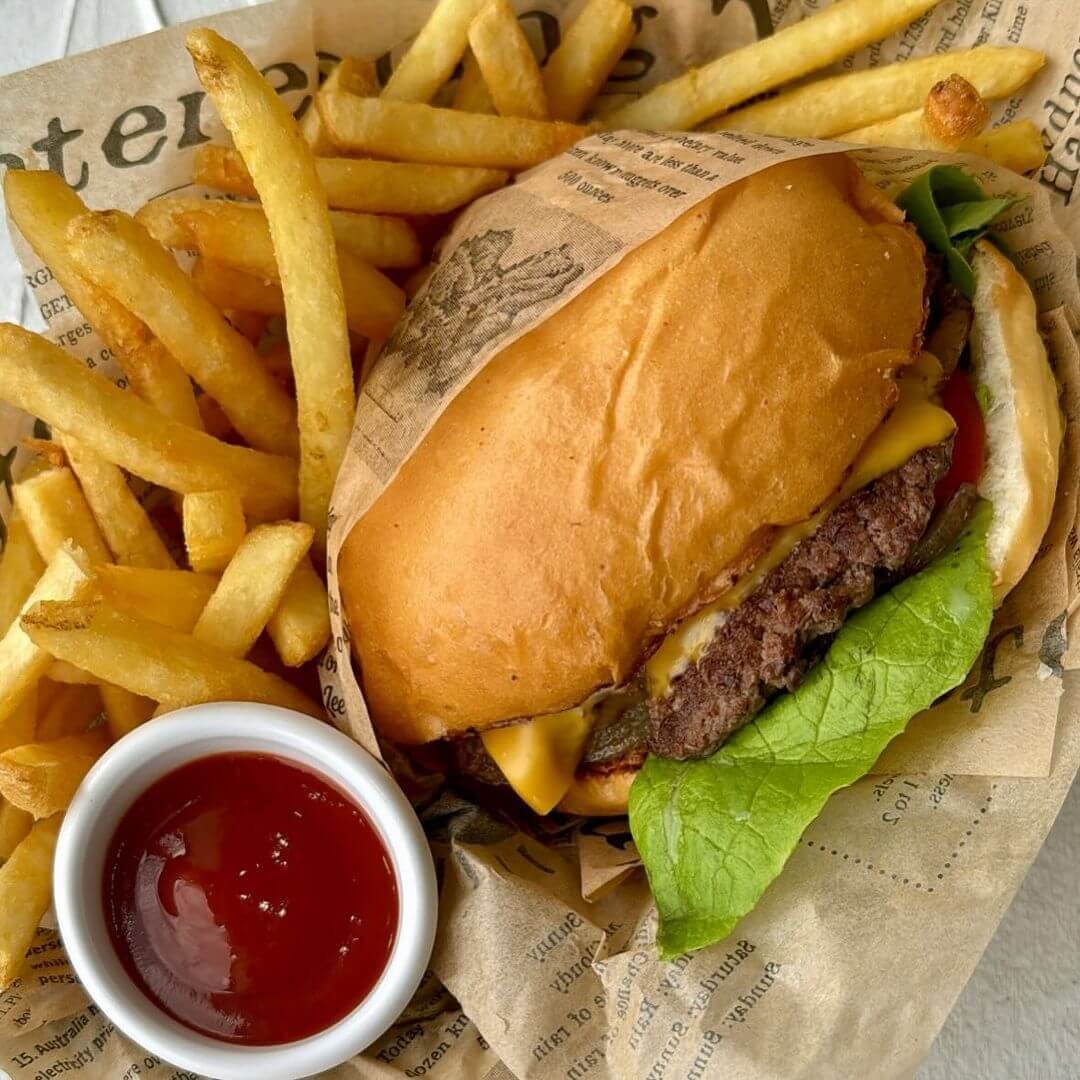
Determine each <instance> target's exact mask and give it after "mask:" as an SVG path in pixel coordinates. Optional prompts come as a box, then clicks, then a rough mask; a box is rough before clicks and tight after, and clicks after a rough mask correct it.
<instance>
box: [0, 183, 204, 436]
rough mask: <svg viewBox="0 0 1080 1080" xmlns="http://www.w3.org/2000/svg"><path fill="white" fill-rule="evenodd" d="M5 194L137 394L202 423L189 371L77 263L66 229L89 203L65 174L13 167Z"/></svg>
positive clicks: (39, 251)
mask: <svg viewBox="0 0 1080 1080" xmlns="http://www.w3.org/2000/svg"><path fill="white" fill-rule="evenodd" d="M4 197H5V200H6V202H7V207H8V211H9V213H10V214H11V217H12V219H13V220H14V221H15V223H16V225H18V227H19V231H20V232H21V233H22V234H23V236H24V237H26V240H27V242H28V243H29V244H30V246H31V247H32V248H33V249H34V250H35V251H36V252H37V254H38V255H39V256H40V258H41V259H42V261H43V262H44V263H46V264H47V265H48V267H49V269H50V270H51V271H52V273H53V276H54V277H55V278H56V280H57V281H58V282H59V283H60V285H61V287H62V288H63V290H64V292H66V293H67V294H68V297H69V298H70V299H71V302H72V303H73V304H74V305H75V306H76V307H77V308H78V309H79V311H81V312H82V314H83V315H84V316H85V318H86V319H87V321H88V322H89V323H90V325H91V326H93V327H94V329H95V330H96V331H97V332H98V333H99V334H100V335H101V337H102V339H103V340H104V342H105V344H106V345H107V346H108V347H109V349H110V350H111V351H112V353H113V355H114V356H115V357H116V359H117V361H118V363H119V364H120V367H121V368H122V369H123V371H124V374H125V375H126V376H127V377H128V379H129V380H130V382H131V385H132V388H133V389H134V390H135V393H137V394H138V395H139V396H140V397H141V398H143V399H144V400H145V401H148V402H150V404H151V405H153V406H154V408H155V409H157V410H158V411H159V412H162V413H164V414H165V415H166V416H168V417H171V418H172V419H173V420H178V421H179V422H180V423H182V424H187V425H188V426H190V427H199V426H200V424H199V413H198V410H197V409H196V407H195V393H194V390H193V388H192V385H191V380H190V379H189V378H188V376H187V372H186V371H184V369H183V368H182V367H180V365H179V364H178V363H177V362H176V360H175V359H173V357H172V356H171V355H170V354H169V352H168V350H167V349H166V348H165V347H164V345H162V344H161V342H160V341H158V340H157V338H155V337H154V336H153V334H151V333H150V330H149V328H148V327H147V326H146V324H145V323H143V322H141V321H140V320H139V319H137V318H136V317H135V316H134V315H132V314H131V312H130V311H128V310H127V308H125V307H124V306H123V305H122V304H119V303H117V301H115V300H114V299H113V298H112V297H111V296H110V295H109V294H108V293H107V292H105V291H104V290H103V289H101V288H99V287H98V286H97V285H95V284H92V283H91V282H90V281H88V280H87V279H86V278H85V277H83V275H82V273H81V272H80V271H79V270H78V269H77V268H76V265H75V262H74V260H73V259H72V258H71V256H70V254H69V252H68V249H67V239H66V236H67V228H68V226H69V225H70V223H71V222H72V221H73V220H74V219H75V218H77V217H79V216H81V215H82V214H84V213H85V212H86V207H85V206H84V205H83V203H82V201H81V200H80V199H79V197H78V195H76V194H75V192H74V191H72V190H71V188H70V187H68V185H67V183H65V181H64V179H63V177H61V176H58V175H57V174H56V173H54V172H50V171H47V170H40V171H36V170H30V169H9V170H8V171H7V173H6V174H5V175H4Z"/></svg>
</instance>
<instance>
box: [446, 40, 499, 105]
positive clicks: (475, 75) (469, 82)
mask: <svg viewBox="0 0 1080 1080" xmlns="http://www.w3.org/2000/svg"><path fill="white" fill-rule="evenodd" d="M450 106H451V108H454V109H460V110H461V111H462V112H478V113H493V112H494V111H495V102H494V101H492V100H491V92H490V91H489V90H488V88H487V83H486V82H484V76H483V75H482V74H481V73H480V65H479V64H478V63H477V62H476V57H475V56H474V55H473V51H472V49H466V50H465V57H464V59H463V60H462V62H461V78H460V79H458V84H457V86H455V87H454V96H453V99H452V100H451V102H450Z"/></svg>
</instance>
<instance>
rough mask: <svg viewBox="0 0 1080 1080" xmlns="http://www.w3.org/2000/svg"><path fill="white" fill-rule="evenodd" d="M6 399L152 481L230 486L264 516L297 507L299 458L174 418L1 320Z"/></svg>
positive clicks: (1, 394) (0, 384) (176, 487)
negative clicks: (222, 438)
mask: <svg viewBox="0 0 1080 1080" xmlns="http://www.w3.org/2000/svg"><path fill="white" fill-rule="evenodd" d="M257 362H258V361H256V363H257ZM0 399H2V400H4V401H7V402H9V403H10V404H12V405H15V406H17V407H18V408H20V409H22V410H23V411H25V412H28V413H30V414H31V415H32V416H39V417H41V419H43V420H44V421H45V422H46V423H48V424H50V425H51V426H53V427H55V428H59V429H61V430H62V431H65V432H67V433H69V434H71V435H75V436H76V437H77V438H80V439H81V440H82V441H83V442H84V443H85V444H86V445H87V446H88V447H90V448H91V449H92V450H94V451H95V452H96V453H97V454H100V455H101V456H102V457H103V458H105V459H106V460H107V461H112V462H113V463H114V464H116V465H119V466H120V467H121V468H123V469H126V470H127V471H128V472H129V473H134V475H136V476H140V477H142V478H143V479H144V480H149V481H150V482H151V483H154V484H160V485H161V486H162V487H166V488H170V489H171V490H173V491H179V492H191V491H208V490H211V489H216V488H229V489H232V490H234V491H236V492H237V494H238V495H239V496H240V498H241V500H242V501H243V503H244V508H245V510H246V511H247V512H248V513H251V514H253V515H255V516H256V517H259V518H263V519H272V518H281V517H288V516H289V515H290V514H291V513H293V511H294V510H295V509H296V463H295V462H294V461H292V460H291V459H289V458H285V457H278V456H275V455H272V454H263V453H260V452H259V451H256V450H249V449H247V448H246V447H241V446H230V445H228V444H227V443H223V442H219V441H218V440H217V439H212V438H211V437H210V436H209V435H207V434H205V433H204V432H202V431H196V430H195V429H193V428H190V427H186V426H185V425H183V424H180V423H177V422H175V421H172V420H169V419H167V418H165V417H163V416H162V415H161V414H160V413H158V412H157V411H156V410H154V409H152V408H150V406H149V405H146V404H145V403H143V402H141V401H139V400H138V398H136V397H135V396H134V395H132V394H127V393H125V392H124V391H123V390H118V389H117V388H116V387H115V386H113V385H112V383H110V382H109V381H108V380H107V379H104V378H102V377H101V376H100V375H95V374H94V373H93V372H91V371H88V370H87V369H86V367H85V366H84V365H83V364H82V363H81V362H80V361H79V360H77V359H76V358H75V357H73V356H69V355H68V354H67V353H65V352H64V350H63V349H60V348H58V347H57V346H55V345H53V344H52V343H50V342H48V341H46V340H45V339H44V338H41V337H38V336H37V335H36V334H31V333H30V332H29V331H27V330H23V329H22V328H21V327H18V326H12V325H10V324H0Z"/></svg>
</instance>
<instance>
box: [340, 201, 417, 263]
mask: <svg viewBox="0 0 1080 1080" xmlns="http://www.w3.org/2000/svg"><path fill="white" fill-rule="evenodd" d="M330 226H331V228H332V229H333V231H334V239H335V240H337V242H338V246H339V247H341V248H344V249H345V250H346V251H349V252H351V253H352V254H353V255H355V256H356V257H357V258H358V259H362V260H363V261H364V262H366V263H370V264H371V265H372V266H384V267H393V268H395V269H408V268H410V267H413V266H419V265H420V260H421V258H422V254H423V253H422V252H421V250H420V241H419V240H418V239H417V238H416V231H415V229H413V227H412V226H411V225H410V224H409V223H408V222H407V221H403V220H402V219H401V218H396V217H386V216H385V215H383V216H380V215H378V214H361V213H351V212H347V211H344V210H331V211H330Z"/></svg>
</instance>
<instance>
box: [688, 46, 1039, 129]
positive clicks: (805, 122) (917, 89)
mask: <svg viewBox="0 0 1080 1080" xmlns="http://www.w3.org/2000/svg"><path fill="white" fill-rule="evenodd" d="M1045 62H1046V57H1045V56H1043V54H1042V53H1040V52H1036V51H1035V50H1034V49H1025V48H1021V47H1019V46H997V45H981V46H980V47H979V48H977V49H962V50H960V51H958V52H950V53H941V54H934V55H933V56H924V57H920V58H919V59H918V60H905V61H904V62H903V63H898V64H883V65H882V66H881V67H875V68H867V69H866V70H865V71H853V72H850V73H849V74H847V75H834V76H832V77H831V78H828V79H817V80H815V81H814V82H809V83H806V84H805V85H804V86H799V87H796V88H795V89H794V90H787V91H785V92H784V93H781V94H777V96H776V97H772V98H767V99H766V100H765V101H759V102H757V103H756V104H754V105H748V106H746V108H743V109H737V110H735V111H734V112H730V113H727V114H726V115H725V116H722V117H720V118H719V119H718V120H716V121H713V122H711V123H708V124H706V125H705V128H706V129H707V130H710V131H717V130H720V129H725V128H726V129H730V130H732V131H759V132H761V133H763V134H765V135H791V136H796V137H801V138H807V139H825V138H828V137H829V136H830V135H841V134H842V133H843V132H845V131H852V130H854V129H856V128H861V127H865V126H867V125H869V124H876V123H877V122H878V121H880V120H889V119H891V118H892V117H894V116H898V115H899V114H900V113H904V112H909V111H911V110H912V109H918V108H921V107H922V105H923V102H924V101H925V100H926V95H927V94H929V93H930V89H931V87H933V86H934V84H935V83H937V82H939V81H940V80H942V79H944V78H947V77H948V76H949V75H952V74H957V75H962V76H963V77H964V78H965V79H967V80H968V82H970V83H971V84H972V85H973V86H974V87H975V89H976V90H978V91H979V93H980V94H981V95H982V96H983V97H984V98H986V99H987V100H988V101H994V100H997V99H998V98H1004V97H1008V96H1009V95H1010V94H1012V93H1014V92H1015V91H1016V90H1019V89H1020V87H1021V86H1023V85H1024V84H1025V83H1027V82H1030V80H1031V79H1032V78H1034V77H1035V74H1036V73H1037V72H1038V71H1039V69H1040V68H1041V67H1042V66H1043V64H1044V63H1045Z"/></svg>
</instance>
